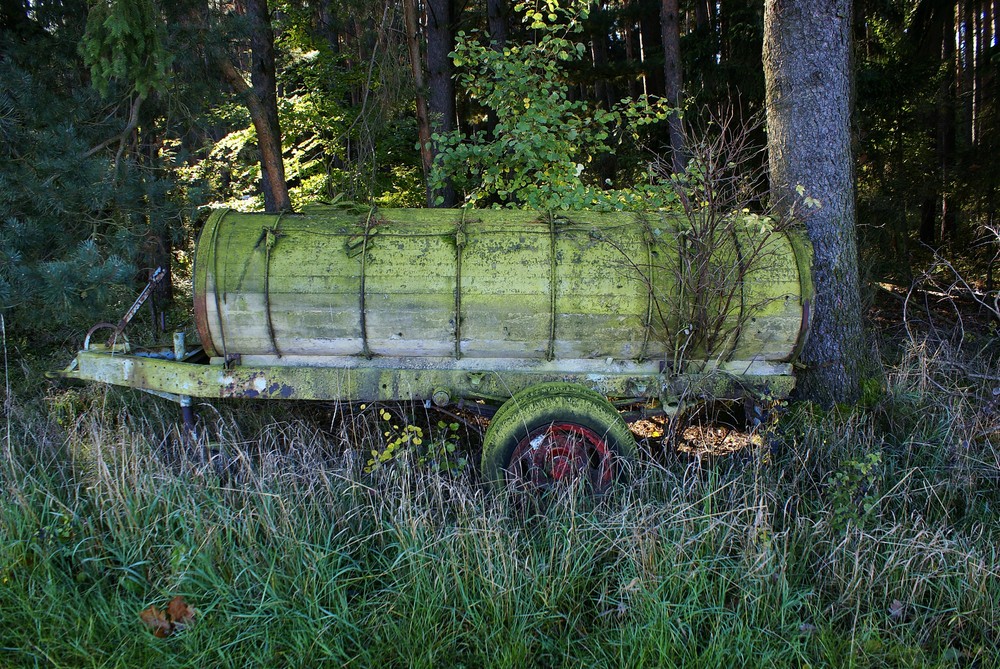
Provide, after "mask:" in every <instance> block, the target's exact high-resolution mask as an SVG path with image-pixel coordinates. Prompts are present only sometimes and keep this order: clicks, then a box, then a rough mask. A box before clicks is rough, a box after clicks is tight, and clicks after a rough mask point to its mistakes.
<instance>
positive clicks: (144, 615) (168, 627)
mask: <svg viewBox="0 0 1000 669" xmlns="http://www.w3.org/2000/svg"><path fill="white" fill-rule="evenodd" d="M197 613H198V610H197V609H195V608H193V607H191V606H189V605H188V603H187V602H186V601H184V598H183V597H180V596H177V597H174V598H173V599H171V600H170V603H169V604H167V610H166V611H161V610H160V609H158V608H156V606H155V605H150V606H149V607H148V608H146V609H143V611H142V612H141V613H140V614H139V619H140V620H142V622H143V624H145V625H146V629H148V630H149V631H150V632H152V633H153V636H155V637H157V638H159V639H165V638H167V637H168V636H170V635H171V634H173V633H175V632H180V631H182V630H183V629H184V628H186V627H189V626H190V625H192V624H193V623H194V617H195V615H197Z"/></svg>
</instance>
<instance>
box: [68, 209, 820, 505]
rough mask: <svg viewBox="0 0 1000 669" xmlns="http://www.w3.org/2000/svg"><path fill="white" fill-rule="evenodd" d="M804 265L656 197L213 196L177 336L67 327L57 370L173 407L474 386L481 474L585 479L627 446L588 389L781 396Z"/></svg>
mask: <svg viewBox="0 0 1000 669" xmlns="http://www.w3.org/2000/svg"><path fill="white" fill-rule="evenodd" d="M810 263H811V247H810V245H809V243H808V241H807V240H806V239H805V237H804V235H802V234H801V233H800V232H797V231H794V230H783V231H776V230H774V229H772V228H770V227H769V226H768V225H767V224H766V221H763V222H762V219H759V218H753V219H751V220H750V221H749V222H746V223H744V222H738V221H737V222H734V223H731V224H728V225H726V226H723V227H721V228H720V229H719V230H717V231H712V232H711V234H710V235H707V236H706V234H704V231H699V230H695V229H693V228H692V225H691V223H689V222H688V221H687V220H686V219H684V218H682V217H678V216H676V215H673V214H667V213H659V212H653V213H648V214H625V213H596V212H563V213H559V214H539V213H537V212H527V211H510V210H502V211H501V210H435V209H384V210H376V209H374V208H372V209H366V210H358V209H356V208H354V209H352V208H350V207H312V208H307V209H306V210H304V211H303V212H302V213H296V214H281V215H265V214H246V213H239V212H235V211H231V210H217V211H215V212H214V213H213V214H212V215H211V216H210V218H209V219H208V221H207V223H206V225H205V227H204V229H203V230H202V232H201V234H200V237H199V240H198V243H197V245H196V252H195V262H194V275H193V288H192V292H193V301H194V321H195V329H196V331H197V339H198V341H197V342H194V341H190V342H189V341H188V340H187V338H186V337H185V336H184V334H183V333H178V334H177V335H175V337H174V342H173V345H172V346H166V347H163V348H160V349H148V350H133V349H131V348H130V347H129V346H128V345H127V343H125V342H124V341H123V340H122V339H121V338H112V339H110V340H109V342H108V343H107V344H101V345H98V344H92V343H91V337H90V336H89V335H88V337H87V340H86V342H85V346H84V349H83V350H81V351H79V352H78V354H77V356H76V359H75V360H74V361H73V362H72V363H71V364H70V366H69V367H68V368H67V369H66V370H64V371H63V372H61V373H60V374H59V375H60V376H62V377H65V378H75V379H83V380H89V381H97V382H103V383H109V384H113V385H119V386H127V387H131V388H136V389H139V390H143V391H146V392H150V393H153V394H156V395H159V396H161V397H166V398H168V399H171V400H174V401H176V402H178V403H179V404H180V405H181V406H182V407H190V404H191V398H193V397H199V398H218V399H225V398H252V399H260V400H268V399H269V400H280V399H305V400H336V401H365V402H371V401H377V400H397V401H421V402H426V403H428V404H430V403H434V404H436V405H439V406H445V405H448V404H450V403H453V402H458V401H480V402H485V403H487V404H492V405H499V406H500V409H499V410H498V411H497V412H496V415H495V416H494V417H493V420H492V421H491V424H490V427H489V429H488V430H487V433H486V436H485V440H484V452H483V470H484V472H485V474H486V475H487V477H488V478H490V479H493V480H495V481H498V482H503V481H507V480H519V481H524V480H529V481H533V482H535V483H538V484H547V483H550V482H552V481H555V480H562V479H565V478H578V477H580V476H581V475H583V476H585V477H586V478H588V479H589V480H590V482H591V483H592V484H593V485H594V486H595V487H597V488H600V487H604V486H606V485H607V484H608V483H609V482H610V481H611V480H612V479H613V478H614V477H615V476H616V475H618V474H620V472H621V470H622V469H623V467H624V466H625V463H627V462H628V461H629V459H630V457H631V456H632V455H633V453H634V449H635V442H634V440H633V438H632V436H631V433H630V432H629V430H628V427H627V425H626V424H625V422H624V420H623V419H622V417H621V415H620V414H619V413H618V412H617V411H616V410H615V408H614V406H613V405H612V404H611V403H609V401H608V399H607V398H613V399H615V400H617V401H618V402H619V403H622V404H623V403H638V402H642V403H644V404H645V405H646V406H648V407H654V408H656V409H658V410H661V411H665V412H670V411H672V410H674V409H675V408H676V407H677V406H679V405H680V404H681V403H682V402H683V401H684V400H685V398H692V397H701V396H711V397H722V398H740V397H743V396H744V395H746V394H747V393H762V392H767V393H770V394H772V395H774V396H778V397H781V396H785V395H787V394H788V393H789V392H790V391H791V389H792V387H793V386H794V375H793V373H792V372H793V370H792V363H793V362H794V360H795V358H796V356H797V355H798V353H799V351H800V350H801V348H802V346H803V344H804V342H805V338H806V336H807V334H808V321H809V305H810V301H811V298H812V281H811V275H810ZM130 313H134V310H130ZM124 325H125V319H123V321H122V323H120V324H118V325H117V326H113V327H111V329H112V330H114V332H115V333H119V332H120V331H121V330H122V328H123V327H124ZM185 410H186V411H187V412H189V411H190V409H185Z"/></svg>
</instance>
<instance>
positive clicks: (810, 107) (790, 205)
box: [764, 0, 865, 405]
mask: <svg viewBox="0 0 1000 669" xmlns="http://www.w3.org/2000/svg"><path fill="white" fill-rule="evenodd" d="M852 14H853V13H852V11H851V0H823V1H822V2H817V1H816V0H765V4H764V19H765V23H764V76H765V83H766V96H767V129H768V151H769V160H770V178H771V195H772V200H773V202H774V204H775V205H776V206H777V207H778V208H779V211H784V212H791V211H793V210H794V212H795V214H796V215H797V216H798V217H800V218H801V219H802V220H803V222H804V223H805V226H806V230H807V232H808V235H809V238H810V239H811V240H812V243H813V248H814V261H813V281H814V284H815V288H816V297H815V303H814V304H813V305H812V309H811V312H812V329H811V333H810V335H809V339H808V342H807V344H806V347H805V350H804V351H803V353H802V359H801V362H802V363H803V364H804V369H803V371H801V372H800V373H799V380H798V392H799V395H800V396H802V397H805V398H809V399H812V400H815V401H818V402H820V403H821V404H823V405H831V404H832V403H834V402H838V401H851V400H853V399H855V398H856V397H857V394H858V391H859V386H860V377H861V364H862V359H863V355H864V347H865V344H864V335H863V330H862V322H861V299H860V289H859V280H858V253H857V237H856V232H855V227H854V221H855V212H854V178H853V177H854V175H853V157H852V152H851V113H852V106H853V83H852V74H853V72H852V70H853V63H852V55H851V42H852V31H851V17H852ZM800 191H801V193H800ZM803 194H804V195H805V196H806V197H810V198H815V199H816V200H818V201H819V203H820V205H821V206H820V207H812V208H810V207H808V206H806V205H805V202H804V200H803Z"/></svg>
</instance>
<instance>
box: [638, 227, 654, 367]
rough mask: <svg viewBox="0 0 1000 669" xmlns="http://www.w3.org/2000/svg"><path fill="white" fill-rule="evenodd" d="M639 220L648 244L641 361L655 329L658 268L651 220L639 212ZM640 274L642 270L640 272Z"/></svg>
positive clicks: (643, 236)
mask: <svg viewBox="0 0 1000 669" xmlns="http://www.w3.org/2000/svg"><path fill="white" fill-rule="evenodd" d="M639 220H641V221H642V223H643V226H642V227H643V235H642V239H643V242H644V243H645V245H646V267H648V269H647V270H646V271H647V272H648V274H647V275H646V277H645V280H646V283H647V286H646V289H647V290H646V323H645V325H644V327H643V329H642V348H641V349H640V350H639V362H642V361H643V360H645V359H646V352H647V351H648V350H649V336H650V334H651V332H652V330H653V306H654V301H655V296H654V295H653V289H654V286H656V278H655V277H656V269H655V267H654V266H653V244H654V243H656V240H654V239H653V231H652V229H651V228H650V226H649V221H647V220H646V219H645V217H644V216H642V214H639ZM639 274H640V276H641V275H642V272H641V271H640V272H639Z"/></svg>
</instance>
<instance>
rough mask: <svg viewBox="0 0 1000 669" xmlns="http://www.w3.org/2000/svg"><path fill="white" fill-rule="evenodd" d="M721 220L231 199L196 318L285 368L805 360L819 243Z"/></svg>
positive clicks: (217, 219) (211, 225) (206, 254)
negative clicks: (355, 361) (706, 226)
mask: <svg viewBox="0 0 1000 669" xmlns="http://www.w3.org/2000/svg"><path fill="white" fill-rule="evenodd" d="M703 233H704V231H702V232H701V233H699V234H694V232H693V231H692V230H691V226H690V224H689V223H687V222H686V221H685V220H684V219H683V218H679V217H676V216H674V215H668V214H659V213H653V214H641V215H640V214H631V213H628V214H627V213H595V212H570V213H563V214H558V215H548V214H539V213H537V212H525V211H510V210H439V209H371V210H368V209H365V210H358V209H356V208H355V209H351V208H337V207H315V208H310V209H308V210H306V211H305V212H303V213H300V214H284V215H264V214H244V213H238V212H234V211H228V210H220V211H216V212H215V213H213V215H212V216H211V217H210V218H209V220H208V222H207V223H206V225H205V228H204V230H203V231H202V233H201V236H200V238H199V241H198V245H197V250H196V256H195V266H194V304H195V318H196V324H197V328H198V333H199V335H200V337H201V343H202V345H203V346H204V348H205V350H206V352H207V353H208V354H209V355H211V356H233V355H241V356H274V364H282V362H281V361H282V360H287V359H290V358H294V359H296V360H298V361H301V359H302V358H303V357H304V356H305V357H316V358H317V360H318V359H319V358H329V357H336V356H364V357H372V356H389V357H400V358H414V357H417V358H421V357H423V358H451V359H456V358H458V359H467V358H521V359H536V360H537V359H541V360H551V361H569V360H588V359H589V360H604V359H609V358H611V359H615V360H638V361H647V360H656V359H661V360H664V361H665V362H667V363H670V362H676V361H677V360H678V358H679V357H680V358H683V359H685V360H691V359H702V360H704V359H715V360H718V361H725V360H768V361H788V360H790V359H792V358H793V357H794V355H795V353H796V351H797V349H798V348H800V347H801V344H802V342H803V341H804V337H805V333H806V331H807V322H808V307H809V301H810V298H811V292H812V283H811V279H810V276H809V265H810V260H811V248H810V247H809V245H808V242H807V241H806V240H805V238H804V237H803V236H802V235H800V234H799V233H795V232H788V231H784V232H774V231H771V230H770V229H769V228H767V226H766V225H762V224H761V223H760V222H759V221H758V222H755V223H754V224H753V225H748V224H743V223H736V224H733V225H728V226H724V227H722V228H720V229H719V231H717V232H715V233H713V235H712V236H711V237H710V238H708V239H709V243H708V244H706V236H705V234H703ZM428 362H429V363H430V362H431V361H430V360H429V361H428ZM288 364H292V363H288ZM295 364H301V362H296V363H295ZM331 364H332V363H331Z"/></svg>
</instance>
